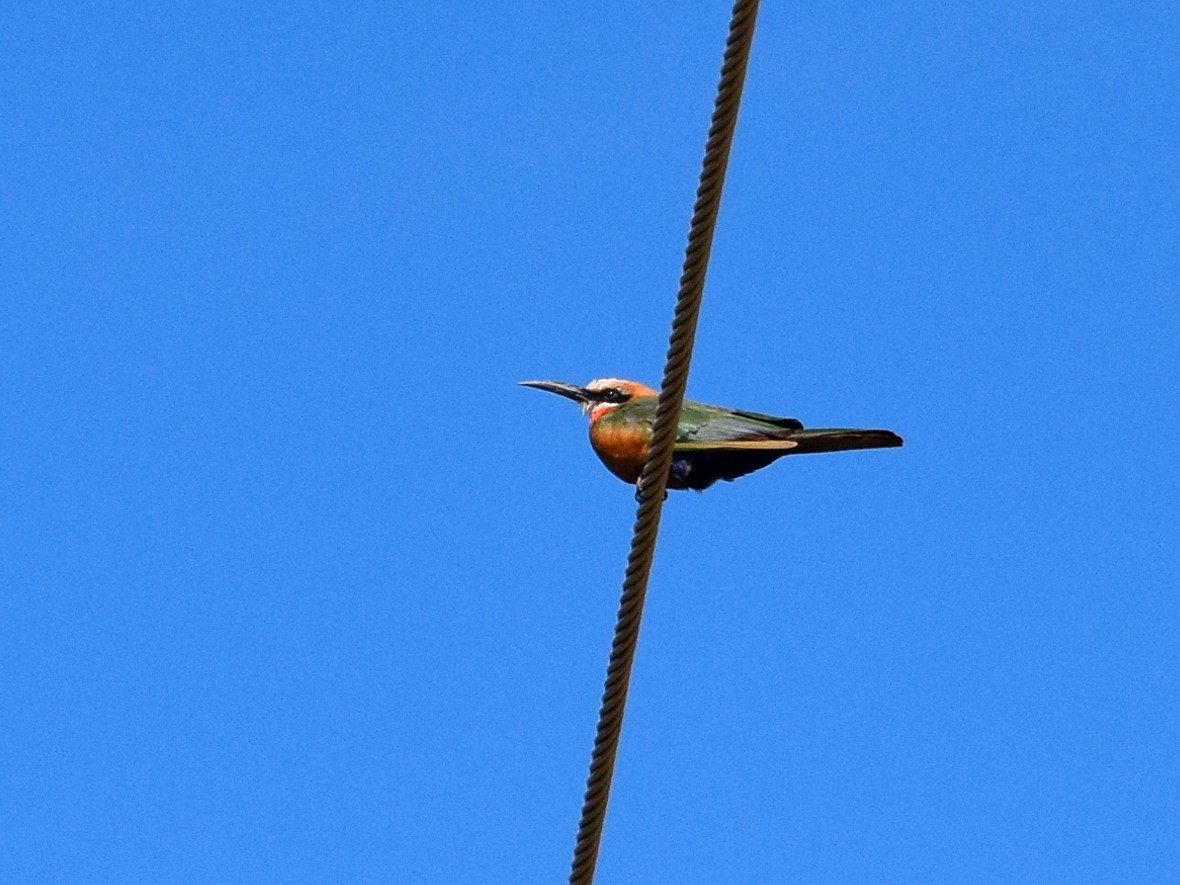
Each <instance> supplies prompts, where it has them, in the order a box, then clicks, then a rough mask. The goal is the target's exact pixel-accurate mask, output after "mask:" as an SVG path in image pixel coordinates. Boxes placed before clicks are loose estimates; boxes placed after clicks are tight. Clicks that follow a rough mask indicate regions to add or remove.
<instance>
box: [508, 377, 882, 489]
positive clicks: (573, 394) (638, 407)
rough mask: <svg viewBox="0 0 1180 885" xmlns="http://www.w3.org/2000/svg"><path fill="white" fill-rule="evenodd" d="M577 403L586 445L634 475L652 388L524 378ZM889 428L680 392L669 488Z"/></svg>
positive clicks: (867, 440)
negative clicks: (585, 423) (823, 420)
mask: <svg viewBox="0 0 1180 885" xmlns="http://www.w3.org/2000/svg"><path fill="white" fill-rule="evenodd" d="M521 384H523V385H524V386H526V387H535V388H537V389H539V390H547V391H549V392H550V393H556V394H558V395H560V396H564V397H567V398H568V399H572V400H574V401H575V402H577V403H579V404H580V405H581V407H582V409H583V411H585V412H586V413H587V414H588V415H589V416H590V445H591V446H592V447H593V448H594V452H595V453H596V454H597V455H598V457H599V458H600V459H601V460H602V463H603V464H605V465H606V467H607V469H608V470H610V472H611V473H613V474H614V475H615V476H617V477H618V478H619V479H621V480H623V481H624V482H628V483H635V482H637V481H638V480H639V474H640V472H641V471H642V470H643V465H644V462H645V461H646V460H647V452H648V446H649V444H650V442H651V428H652V423H653V421H654V420H655V415H656V405H657V392H656V391H655V390H653V389H652V388H650V387H647V386H646V385H643V384H639V383H637V382H635V381H624V380H622V379H619V378H600V379H598V380H595V381H591V382H590V383H589V384H587V385H586V386H585V387H578V386H577V385H574V384H566V383H565V382H561V381H522V382H521ZM901 444H902V439H901V437H900V436H898V435H897V434H896V433H893V432H892V431H889V430H861V429H857V428H851V427H823V428H813V429H807V428H804V426H803V424H802V423H801V422H799V421H798V420H797V419H795V418H776V417H774V416H773V415H763V414H761V413H759V412H747V411H743V410H741V409H726V408H722V407H721V406H710V405H707V404H705V403H697V402H693V401H691V400H685V401H684V405H683V406H682V407H681V410H680V422H679V424H678V425H677V429H676V445H675V448H674V450H673V455H672V467H671V470H670V471H669V474H668V488H670V489H697V490H702V489H706V488H708V487H709V486H711V485H713V483H715V482H717V481H718V480H725V481H727V482H729V481H732V480H734V479H737V478H738V477H739V476H745V475H746V474H747V473H752V472H753V471H755V470H759V469H761V468H763V467H765V466H767V465H768V464H770V463H772V462H774V461H777V460H778V459H779V458H781V457H783V456H784V455H801V454H809V453H813V452H841V451H846V450H849V449H880V448H892V447H895V446H900V445H901Z"/></svg>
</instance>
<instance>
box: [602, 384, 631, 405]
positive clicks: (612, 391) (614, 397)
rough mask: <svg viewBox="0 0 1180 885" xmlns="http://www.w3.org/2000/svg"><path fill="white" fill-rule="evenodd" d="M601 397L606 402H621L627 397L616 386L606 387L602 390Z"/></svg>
mask: <svg viewBox="0 0 1180 885" xmlns="http://www.w3.org/2000/svg"><path fill="white" fill-rule="evenodd" d="M602 398H603V399H604V400H606V401H607V402H608V403H621V402H624V401H625V400H626V399H627V395H626V394H625V393H623V391H621V390H619V388H617V387H608V388H607V389H606V390H604V391H603V392H602Z"/></svg>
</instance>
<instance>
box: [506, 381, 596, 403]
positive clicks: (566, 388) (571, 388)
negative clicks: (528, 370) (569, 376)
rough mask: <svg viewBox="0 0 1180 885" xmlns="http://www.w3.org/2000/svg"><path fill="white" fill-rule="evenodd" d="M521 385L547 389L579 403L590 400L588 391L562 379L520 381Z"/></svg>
mask: <svg viewBox="0 0 1180 885" xmlns="http://www.w3.org/2000/svg"><path fill="white" fill-rule="evenodd" d="M520 384H521V386H522V387H535V388H537V390H548V391H549V392H550V393H556V394H557V395H558V396H564V397H566V398H567V399H572V400H573V401H574V402H576V403H578V404H579V405H585V404H586V403H588V402H590V391H588V390H587V389H586V388H585V387H578V385H576V384H566V383H565V382H564V381H521V382H520Z"/></svg>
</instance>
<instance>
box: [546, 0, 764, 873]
mask: <svg viewBox="0 0 1180 885" xmlns="http://www.w3.org/2000/svg"><path fill="white" fill-rule="evenodd" d="M757 15H758V0H736V2H735V3H734V6H733V13H732V16H731V18H730V22H729V37H728V39H727V40H726V43H725V58H724V61H723V62H722V65H721V79H720V82H719V83H718V85H717V98H716V100H715V101H714V104H713V117H712V120H711V122H710V125H709V137H708V140H707V141H706V143H705V158H704V161H703V163H702V166H701V178H700V185H699V186H698V188H697V196H696V202H695V203H694V204H693V210H692V224H691V226H690V228H689V233H688V245H687V247H686V248H685V251H684V270H683V272H682V274H681V276H680V291H679V293H678V294H677V296H676V311H675V313H674V315H673V318H672V334H671V337H670V338H669V341H668V357H667V362H666V364H665V366H664V378H663V381H662V383H661V387H660V398H659V404H658V406H657V408H656V417H655V422H654V424H653V425H652V438H651V448H650V450H649V452H648V457H647V463H646V464H645V465H644V467H643V473H642V474H641V475H640V478H639V483H638V486H637V493H636V496H637V498H638V500H639V508H638V511H637V512H636V515H635V528H634V533H633V535H632V537H631V552H630V555H629V556H628V558H627V573H626V577H625V578H624V580H623V593H622V596H621V597H620V599H619V614H618V621H617V622H616V624H615V638H614V641H613V642H612V643H611V653H610V663H609V664H608V665H607V669H606V684H605V686H604V687H603V693H602V707H601V709H600V710H599V714H598V730H597V733H596V734H595V737H594V751H593V753H592V754H591V758H590V774H589V777H588V778H587V780H586V795H585V801H584V804H583V805H582V819H581V822H580V824H579V825H578V838H577V844H576V845H575V847H574V859H573V864H572V868H571V872H570V878H569V880H570V882H571V883H574V885H590V883H592V882H593V881H594V868H595V866H596V865H597V863H598V848H599V845H600V843H601V841H602V825H603V821H604V820H605V819H606V806H607V802H608V801H609V799H610V787H611V777H612V775H613V774H614V769H615V756H616V753H617V751H618V748H619V735H620V733H621V732H622V728H623V711H624V708H625V707H626V704H627V689H628V686H629V684H630V680H631V665H632V663H633V662H634V660H635V646H636V643H637V642H638V639H639V621H640V618H641V617H642V615H643V602H644V598H645V596H646V595H647V580H648V576H649V575H650V573H651V563H652V558H653V556H654V555H655V546H656V535H657V534H658V533H659V528H660V514H661V511H662V510H663V504H664V494H665V490H666V489H667V486H668V471H669V469H670V468H671V466H672V447H673V444H674V443H675V440H676V427H677V425H678V424H679V422H680V407H681V405H682V403H683V402H684V390H685V388H686V387H687V386H688V368H689V363H690V362H691V361H692V347H693V342H694V340H695V337H696V330H697V317H698V315H699V313H700V307H701V298H702V296H703V294H704V288H705V273H706V270H707V269H708V265H709V253H710V251H711V249H712V246H713V231H714V229H715V228H716V225H717V213H718V210H719V208H720V206H721V189H722V186H723V185H724V183H725V171H726V167H727V166H728V164H729V150H730V146H731V145H732V144H733V133H734V128H735V127H736V125H737V116H738V107H739V105H740V104H741V99H742V86H743V85H744V84H745V80H746V64H747V62H748V61H749V58H750V44H751V43H752V42H753V39H754V23H755V20H756V18H757Z"/></svg>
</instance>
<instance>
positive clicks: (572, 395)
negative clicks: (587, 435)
mask: <svg viewBox="0 0 1180 885" xmlns="http://www.w3.org/2000/svg"><path fill="white" fill-rule="evenodd" d="M520 383H521V384H522V385H523V386H525V387H535V388H537V390H548V391H549V392H550V393H556V394H557V395H558V396H564V397H566V398H567V399H572V400H573V401H574V402H576V403H577V404H578V405H579V406H581V407H582V411H583V412H585V413H586V414H587V415H589V416H590V421H591V423H593V422H594V421H597V420H598V419H599V418H601V417H602V416H603V415H605V414H607V413H608V412H613V411H614V410H615V409H617V408H618V407H619V406H621V405H622V404H623V403H626V402H630V401H631V400H633V399H641V398H643V397H645V396H656V395H657V394H658V391H655V390H652V389H651V388H650V387H648V386H647V385H646V384H640V383H639V382H637V381H624V380H623V379H621V378H596V379H594V380H593V381H591V382H590V383H589V384H587V385H586V386H585V387H578V385H576V384H566V383H565V382H564V381H521V382H520Z"/></svg>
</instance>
